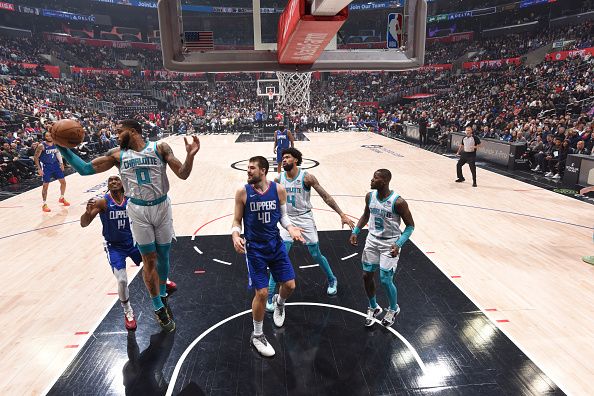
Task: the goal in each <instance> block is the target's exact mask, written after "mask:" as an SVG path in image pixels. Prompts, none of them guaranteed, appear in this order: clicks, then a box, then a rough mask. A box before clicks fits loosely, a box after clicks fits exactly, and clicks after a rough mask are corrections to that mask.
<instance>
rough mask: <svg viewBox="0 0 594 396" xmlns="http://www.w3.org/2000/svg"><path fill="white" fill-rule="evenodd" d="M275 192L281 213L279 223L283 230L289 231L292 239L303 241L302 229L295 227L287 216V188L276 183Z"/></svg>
mask: <svg viewBox="0 0 594 396" xmlns="http://www.w3.org/2000/svg"><path fill="white" fill-rule="evenodd" d="M276 192H277V194H278V201H279V204H280V214H281V218H280V221H279V223H280V224H281V226H283V228H284V229H285V230H287V231H288V232H289V235H291V238H293V240H294V241H299V242H303V243H305V239H303V236H302V235H301V233H302V232H303V229H302V228H299V227H295V226H294V225H293V224H291V219H290V218H289V214H288V212H287V190H285V187H284V186H283V185H282V184H280V183H277V184H276Z"/></svg>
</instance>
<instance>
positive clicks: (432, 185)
mask: <svg viewBox="0 0 594 396" xmlns="http://www.w3.org/2000/svg"><path fill="white" fill-rule="evenodd" d="M307 136H308V138H309V139H310V141H308V142H298V144H297V148H299V149H300V150H302V151H303V153H304V157H305V158H308V159H312V160H315V161H319V166H318V167H316V168H314V169H312V170H311V172H312V173H314V174H315V175H316V177H317V178H318V180H320V182H321V184H322V185H323V186H324V187H325V188H326V190H328V191H329V192H330V193H332V194H333V195H334V196H335V198H336V200H337V202H338V203H339V205H340V206H341V207H342V209H343V210H344V211H345V212H346V213H348V214H350V215H352V216H354V217H358V216H360V215H361V213H362V211H363V205H364V201H363V196H364V195H365V193H366V192H367V191H368V189H369V180H370V178H371V176H372V174H373V171H374V170H376V169H378V168H381V167H386V168H388V169H390V170H391V171H392V173H393V180H392V184H391V186H392V188H393V189H395V190H396V191H397V192H398V193H400V194H401V195H402V196H403V197H404V198H405V199H407V200H408V202H409V205H410V207H411V211H412V213H413V216H414V218H415V222H416V229H415V232H414V234H413V237H412V239H413V241H414V242H415V244H416V245H417V246H418V247H420V248H421V250H423V251H424V252H431V253H427V254H428V256H429V258H430V259H431V260H432V261H433V262H434V263H435V264H436V265H437V266H438V267H439V268H440V269H441V270H442V271H443V272H444V273H445V274H446V275H447V276H449V277H453V278H452V282H454V283H455V284H456V286H458V287H459V288H460V289H461V290H462V291H463V292H464V293H465V294H466V295H467V296H468V297H469V298H470V299H471V300H472V301H473V302H474V303H475V304H476V305H477V306H478V307H479V308H481V309H482V310H483V311H485V313H486V315H487V316H488V317H489V318H491V319H492V320H493V321H494V322H495V323H496V325H497V326H498V327H499V328H500V329H501V330H502V331H503V332H504V333H505V334H506V335H508V336H509V337H510V338H511V339H512V340H513V341H514V342H515V343H516V345H518V347H520V349H522V351H524V352H525V353H526V354H527V355H528V357H530V358H531V359H532V361H533V362H535V363H536V364H537V365H538V366H539V367H540V368H541V369H542V370H543V371H544V373H545V374H547V375H548V376H549V377H550V378H551V379H552V380H553V381H554V382H555V383H556V384H557V385H558V386H559V387H560V388H561V389H562V390H564V391H565V392H568V393H570V394H584V395H586V394H589V393H590V383H591V382H592V381H593V380H594V368H593V367H592V364H591V362H592V360H593V359H594V330H592V327H591V318H592V317H594V315H593V313H594V312H593V311H594V307H593V305H592V303H591V302H592V301H594V268H592V267H589V266H587V265H586V264H584V263H583V262H581V260H580V257H581V256H582V255H586V254H592V250H593V248H594V246H593V245H592V224H593V223H594V213H593V210H592V206H591V205H589V204H587V203H583V202H578V201H576V200H574V199H571V198H567V197H564V196H561V195H559V194H555V193H553V192H550V191H547V190H544V189H540V188H536V187H534V186H531V185H528V184H525V183H521V182H519V181H516V180H512V179H510V178H506V177H504V176H501V175H497V174H495V173H491V172H487V171H483V170H480V169H479V171H478V172H479V174H478V183H479V187H478V188H472V187H471V186H470V184H469V183H461V184H458V183H453V180H454V179H455V162H454V161H452V160H451V159H448V158H445V157H443V156H440V155H437V154H433V153H430V152H427V151H424V150H420V149H418V148H416V147H413V146H410V145H407V144H404V143H401V142H397V141H394V140H390V139H388V138H385V137H382V136H378V135H374V134H369V133H328V134H308V135H307ZM236 138H237V136H234V135H218V136H204V137H201V143H202V148H201V150H200V152H199V154H198V156H197V157H196V161H195V165H194V167H195V168H194V172H193V173H192V175H191V176H190V178H189V179H188V180H187V181H180V180H178V179H176V178H175V176H174V175H171V176H170V180H171V192H170V195H171V198H172V202H173V205H174V206H173V216H174V225H175V229H176V232H177V234H178V235H193V234H194V232H195V231H196V230H197V229H198V228H200V230H199V234H200V235H213V234H228V232H229V228H230V224H231V218H230V214H231V213H232V211H233V195H234V192H235V190H236V188H238V187H239V186H241V185H242V184H243V183H244V182H245V173H244V172H240V171H238V170H236V169H233V168H231V166H230V165H231V164H232V163H236V162H238V161H241V160H245V159H247V158H249V157H250V156H252V155H259V154H264V155H268V156H272V143H270V142H263V143H235V140H236ZM168 141H169V142H170V144H171V145H172V147H173V149H174V152H175V153H176V154H177V155H178V156H179V157H181V158H182V160H183V156H184V155H185V154H184V149H183V140H182V139H181V138H179V137H173V138H169V139H168ZM468 172H469V171H468V169H465V173H466V174H468ZM113 173H115V172H113ZM108 175H109V173H105V174H101V175H93V176H88V177H81V176H79V175H72V176H69V177H68V178H67V183H68V190H67V194H66V196H67V198H68V199H69V200H70V201H71V203H72V206H71V207H69V208H67V209H66V208H59V207H58V206H57V204H55V203H54V202H55V201H56V200H57V196H58V185H57V184H56V183H52V184H51V185H50V189H49V202H50V206H51V208H52V209H53V212H51V213H49V214H44V213H42V212H41V209H40V195H41V194H40V190H39V189H35V190H32V191H29V192H26V193H23V194H21V195H19V196H17V197H14V198H10V199H7V200H4V201H2V202H1V205H0V213H1V217H0V219H1V220H0V225H1V230H2V231H0V232H1V234H0V251H1V252H2V255H3V257H4V263H3V268H4V273H5V276H6V282H5V285H6V286H5V287H4V288H3V291H2V294H1V297H2V299H1V301H2V302H1V303H0V308H1V311H0V312H1V313H0V318H1V319H2V323H4V324H5V325H4V327H3V329H2V338H1V339H0V353H1V354H2V356H3V359H2V360H1V361H0V374H1V379H0V393H2V394H11V395H12V394H38V393H40V392H43V391H44V390H47V389H48V387H49V386H51V384H52V383H53V381H54V380H55V379H56V378H57V377H58V376H59V375H60V374H61V373H62V372H63V371H64V369H65V368H66V366H67V364H68V362H69V361H70V360H71V359H72V358H73V356H74V355H75V354H76V352H77V351H78V349H80V347H81V346H82V345H83V344H84V343H85V341H86V339H87V337H88V336H89V335H88V334H85V333H86V332H92V330H93V329H94V328H95V326H96V325H97V324H98V323H99V322H100V320H101V318H102V317H103V316H104V313H105V312H106V311H107V310H109V309H110V308H111V306H112V305H113V303H114V302H115V301H116V299H117V296H114V295H109V294H108V293H113V292H115V291H116V290H115V282H114V279H113V276H112V275H111V274H110V271H109V267H108V265H107V263H106V259H105V255H104V253H103V250H102V244H101V236H100V233H101V231H100V222H99V221H98V219H97V220H96V221H95V222H94V224H92V225H91V226H89V227H88V228H86V229H81V228H80V226H79V225H78V219H79V217H80V215H81V214H82V212H83V210H84V204H85V202H86V200H87V199H89V198H91V197H92V196H94V195H95V194H96V193H97V191H99V190H103V189H104V185H102V184H103V183H104V182H105V181H106V180H107V177H108ZM93 187H95V188H93ZM313 204H314V207H315V208H316V209H319V210H316V211H315V216H316V222H317V225H318V229H320V230H335V229H338V228H339V219H338V216H337V215H336V214H334V213H332V212H329V211H327V210H328V208H327V207H326V206H325V204H324V203H323V202H322V200H321V199H320V198H319V197H317V196H314V197H313ZM217 218H221V219H219V220H216V219H217ZM134 272H135V269H134V268H130V270H129V274H130V275H133V274H134ZM76 333H79V334H76Z"/></svg>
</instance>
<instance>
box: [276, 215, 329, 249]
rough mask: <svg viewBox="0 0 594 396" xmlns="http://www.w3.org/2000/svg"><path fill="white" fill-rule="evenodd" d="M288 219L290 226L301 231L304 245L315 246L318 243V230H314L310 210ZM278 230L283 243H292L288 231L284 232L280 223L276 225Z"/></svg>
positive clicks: (314, 224)
mask: <svg viewBox="0 0 594 396" xmlns="http://www.w3.org/2000/svg"><path fill="white" fill-rule="evenodd" d="M289 218H290V219H291V224H293V225H294V226H295V227H299V228H302V229H303V232H302V233H301V235H303V239H305V244H306V245H315V244H316V243H318V241H319V239H318V229H317V228H316V223H315V222H314V218H313V213H312V211H311V210H310V211H309V212H307V213H304V214H302V215H299V216H294V217H293V216H289ZM278 228H279V230H280V235H281V238H282V239H283V241H291V242H292V241H293V238H291V235H289V231H287V230H285V229H284V228H283V227H282V226H281V225H280V223H279V224H278Z"/></svg>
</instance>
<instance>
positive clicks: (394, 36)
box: [386, 13, 403, 48]
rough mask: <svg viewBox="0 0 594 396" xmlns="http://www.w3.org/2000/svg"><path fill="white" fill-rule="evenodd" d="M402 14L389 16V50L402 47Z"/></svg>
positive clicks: (387, 33)
mask: <svg viewBox="0 0 594 396" xmlns="http://www.w3.org/2000/svg"><path fill="white" fill-rule="evenodd" d="M402 19H403V17H402V14H396V13H390V14H388V31H387V32H386V35H387V40H386V41H387V45H388V48H400V46H401V45H402Z"/></svg>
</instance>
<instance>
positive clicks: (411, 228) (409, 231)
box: [396, 225, 415, 248]
mask: <svg viewBox="0 0 594 396" xmlns="http://www.w3.org/2000/svg"><path fill="white" fill-rule="evenodd" d="M414 230H415V227H414V226H411V225H407V226H406V228H405V229H404V232H403V233H402V235H400V238H398V240H397V241H396V245H398V247H399V248H401V247H402V245H404V244H405V243H406V241H408V238H410V236H411V235H412V233H413V231H414Z"/></svg>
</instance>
